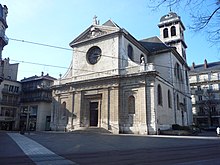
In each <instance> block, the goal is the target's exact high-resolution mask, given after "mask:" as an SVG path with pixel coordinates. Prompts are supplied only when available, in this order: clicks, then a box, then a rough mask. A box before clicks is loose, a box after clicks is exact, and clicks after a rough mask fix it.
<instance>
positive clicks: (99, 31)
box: [70, 20, 121, 47]
mask: <svg viewBox="0 0 220 165" xmlns="http://www.w3.org/2000/svg"><path fill="white" fill-rule="evenodd" d="M120 29H121V28H120V27H119V26H118V25H117V24H116V23H114V22H113V21H112V20H108V21H107V22H105V23H104V24H102V25H96V24H95V25H91V26H90V27H89V28H87V29H86V30H85V31H84V32H83V33H81V34H80V35H79V36H78V37H77V38H75V39H74V40H73V41H72V42H71V43H70V46H71V47H72V46H73V45H75V44H78V43H81V42H84V41H88V40H92V39H95V38H98V37H102V36H105V35H108V34H111V33H115V32H117V31H119V30H120Z"/></svg>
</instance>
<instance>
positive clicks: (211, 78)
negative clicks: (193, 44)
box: [189, 60, 220, 128]
mask: <svg viewBox="0 0 220 165" xmlns="http://www.w3.org/2000/svg"><path fill="white" fill-rule="evenodd" d="M189 81H190V86H191V93H192V110H193V122H194V123H195V124H196V125H198V126H200V127H203V128H216V127H217V126H219V125H220V62H219V61H217V62H212V63H208V62H207V60H205V61H204V63H203V64H198V65H196V64H195V63H193V64H192V66H191V70H190V72H189Z"/></svg>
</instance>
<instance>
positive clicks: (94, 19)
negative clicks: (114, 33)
mask: <svg viewBox="0 0 220 165" xmlns="http://www.w3.org/2000/svg"><path fill="white" fill-rule="evenodd" d="M97 24H98V22H97V16H96V15H95V16H94V17H93V25H97Z"/></svg>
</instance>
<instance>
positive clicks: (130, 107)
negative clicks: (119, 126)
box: [128, 95, 135, 114]
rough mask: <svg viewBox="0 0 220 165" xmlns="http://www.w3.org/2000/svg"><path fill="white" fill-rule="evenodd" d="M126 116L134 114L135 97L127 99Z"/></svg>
mask: <svg viewBox="0 0 220 165" xmlns="http://www.w3.org/2000/svg"><path fill="white" fill-rule="evenodd" d="M128 114H135V97H134V96H133V95H131V96H129V97H128Z"/></svg>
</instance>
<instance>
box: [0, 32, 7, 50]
mask: <svg viewBox="0 0 220 165" xmlns="http://www.w3.org/2000/svg"><path fill="white" fill-rule="evenodd" d="M0 40H2V41H3V45H2V46H3V47H4V46H5V45H8V37H7V36H6V35H5V31H4V30H0Z"/></svg>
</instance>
